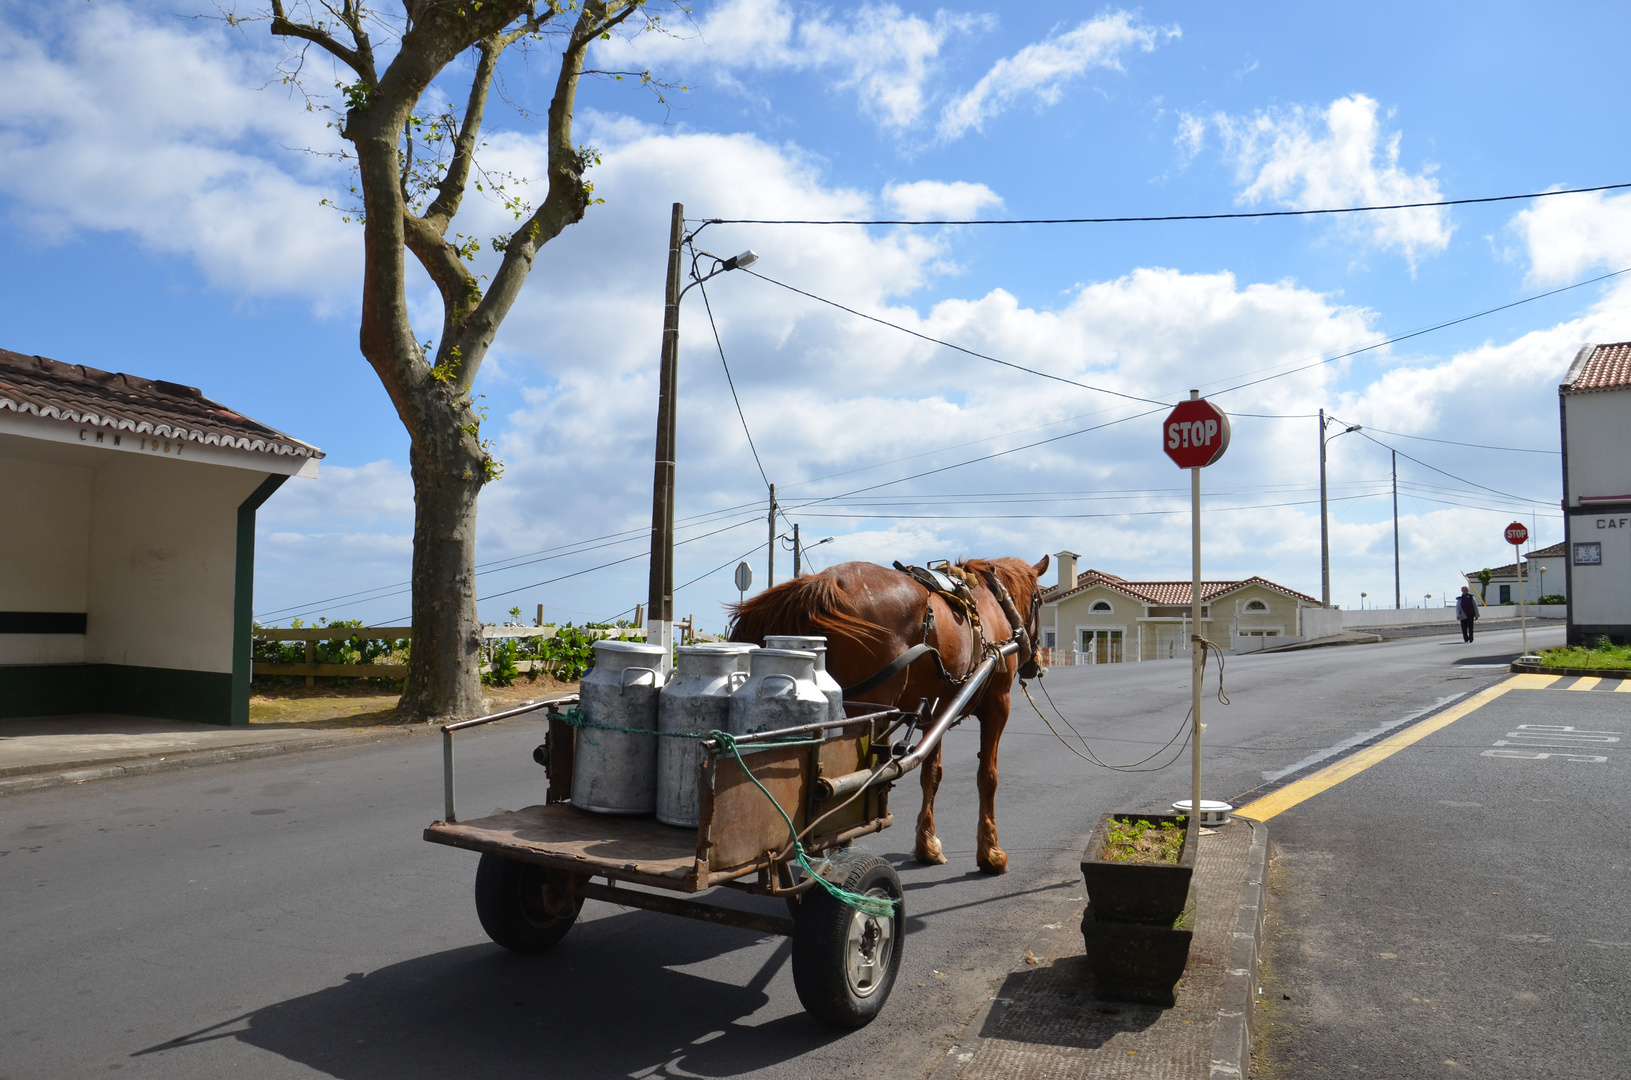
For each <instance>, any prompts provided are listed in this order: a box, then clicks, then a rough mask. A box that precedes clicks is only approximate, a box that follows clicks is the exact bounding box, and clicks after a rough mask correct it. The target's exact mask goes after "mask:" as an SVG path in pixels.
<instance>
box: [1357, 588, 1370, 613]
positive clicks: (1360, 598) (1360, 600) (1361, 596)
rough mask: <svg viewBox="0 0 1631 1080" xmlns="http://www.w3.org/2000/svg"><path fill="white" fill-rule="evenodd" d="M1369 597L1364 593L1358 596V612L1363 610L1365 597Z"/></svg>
mask: <svg viewBox="0 0 1631 1080" xmlns="http://www.w3.org/2000/svg"><path fill="white" fill-rule="evenodd" d="M1369 595H1370V593H1364V592H1362V593H1360V594H1359V610H1360V611H1364V610H1365V597H1367V596H1369Z"/></svg>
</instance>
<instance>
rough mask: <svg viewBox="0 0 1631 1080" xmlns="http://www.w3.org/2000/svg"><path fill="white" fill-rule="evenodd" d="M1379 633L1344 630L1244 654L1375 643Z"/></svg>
mask: <svg viewBox="0 0 1631 1080" xmlns="http://www.w3.org/2000/svg"><path fill="white" fill-rule="evenodd" d="M1382 640H1383V639H1382V635H1381V634H1367V633H1361V632H1358V631H1352V630H1344V631H1343V632H1342V633H1340V634H1335V635H1333V636H1331V637H1322V638H1310V639H1309V640H1307V641H1299V642H1297V643H1296V644H1295V645H1280V646H1278V647H1276V648H1273V649H1254V650H1252V651H1251V652H1249V653H1246V654H1244V655H1246V656H1268V655H1271V654H1273V653H1288V652H1302V651H1303V650H1304V649H1330V648H1334V647H1336V646H1338V645H1376V644H1379V643H1380V642H1381V641H1382Z"/></svg>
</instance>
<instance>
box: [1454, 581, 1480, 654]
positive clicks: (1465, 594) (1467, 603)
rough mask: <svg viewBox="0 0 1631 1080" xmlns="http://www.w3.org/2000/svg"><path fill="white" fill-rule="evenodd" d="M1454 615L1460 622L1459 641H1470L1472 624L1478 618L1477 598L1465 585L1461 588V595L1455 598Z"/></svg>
mask: <svg viewBox="0 0 1631 1080" xmlns="http://www.w3.org/2000/svg"><path fill="white" fill-rule="evenodd" d="M1455 613H1456V617H1457V618H1459V619H1460V620H1461V640H1462V641H1471V640H1472V624H1473V622H1474V621H1475V620H1476V619H1477V618H1478V598H1477V597H1476V596H1474V595H1473V594H1472V590H1471V589H1469V588H1467V587H1466V586H1465V585H1463V586H1461V595H1460V596H1458V597H1456V601H1455Z"/></svg>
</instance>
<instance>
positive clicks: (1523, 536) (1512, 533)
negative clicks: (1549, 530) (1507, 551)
mask: <svg viewBox="0 0 1631 1080" xmlns="http://www.w3.org/2000/svg"><path fill="white" fill-rule="evenodd" d="M1506 542H1507V543H1509V544H1511V545H1513V546H1514V547H1518V546H1521V545H1523V544H1526V543H1528V542H1529V530H1528V529H1526V528H1525V527H1524V524H1523V522H1521V521H1514V522H1513V523H1512V524H1510V525H1508V526H1507V527H1506Z"/></svg>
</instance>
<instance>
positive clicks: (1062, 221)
mask: <svg viewBox="0 0 1631 1080" xmlns="http://www.w3.org/2000/svg"><path fill="white" fill-rule="evenodd" d="M1621 188H1631V184H1599V185H1597V186H1596V187H1583V188H1564V189H1562V190H1559V191H1531V192H1527V193H1525V194H1522V195H1486V196H1483V197H1482V198H1475V199H1441V200H1438V201H1436V202H1409V203H1385V204H1379V205H1375V206H1335V207H1321V208H1318V209H1311V210H1241V211H1235V212H1233V213H1223V214H1146V215H1139V216H1134V217H1077V218H958V219H950V220H933V219H926V220H925V219H906V218H873V219H864V220H862V219H843V218H834V219H818V218H687V219H686V220H687V221H699V222H701V223H703V224H704V225H1116V224H1137V223H1141V222H1154V221H1229V220H1238V219H1243V218H1279V217H1315V216H1319V215H1322V214H1365V213H1371V212H1374V211H1379V210H1421V209H1427V208H1431V207H1440V206H1471V205H1473V204H1476V203H1499V202H1515V201H1518V200H1523V199H1546V198H1551V197H1552V196H1554V195H1585V194H1589V193H1591V192H1596V191H1618V190H1620V189H1621Z"/></svg>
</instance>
